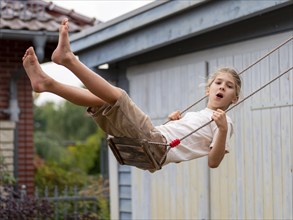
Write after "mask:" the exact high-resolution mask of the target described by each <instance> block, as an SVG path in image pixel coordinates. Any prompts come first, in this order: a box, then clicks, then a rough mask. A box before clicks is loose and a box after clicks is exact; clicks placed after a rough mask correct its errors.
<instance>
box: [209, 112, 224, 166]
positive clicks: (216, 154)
mask: <svg viewBox="0 0 293 220" xmlns="http://www.w3.org/2000/svg"><path fill="white" fill-rule="evenodd" d="M212 119H213V120H214V121H215V123H216V124H217V126H218V129H219V131H218V134H217V136H216V137H215V138H216V139H215V141H214V144H213V148H212V149H211V151H210V152H209V154H208V164H209V167H210V168H217V167H218V166H219V165H220V163H221V161H222V159H223V158H224V155H225V146H226V137H227V131H228V125H227V120H226V114H225V111H223V110H221V109H218V110H217V111H215V112H214V114H213V116H212Z"/></svg>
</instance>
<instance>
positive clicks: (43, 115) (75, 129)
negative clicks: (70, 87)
mask: <svg viewBox="0 0 293 220" xmlns="http://www.w3.org/2000/svg"><path fill="white" fill-rule="evenodd" d="M34 121H35V130H36V131H40V132H45V133H47V132H48V131H49V133H51V134H52V133H54V134H55V135H57V136H59V137H61V138H62V139H61V140H70V141H80V140H85V139H86V138H87V137H88V135H89V134H92V133H94V132H95V130H96V128H97V126H96V125H95V123H94V122H93V121H92V120H91V119H90V118H89V116H88V115H87V114H86V112H85V109H84V108H83V107H80V106H76V105H73V104H72V103H70V102H63V103H61V104H59V105H56V104H54V103H52V102H47V103H45V104H44V105H42V106H36V105H35V106H34Z"/></svg>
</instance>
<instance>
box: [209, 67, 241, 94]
mask: <svg viewBox="0 0 293 220" xmlns="http://www.w3.org/2000/svg"><path fill="white" fill-rule="evenodd" d="M220 73H229V74H231V76H232V77H233V79H234V82H235V87H236V88H235V92H236V96H237V97H239V95H240V91H241V79H240V77H239V73H238V72H237V71H236V70H235V69H233V68H230V67H223V68H219V69H218V70H216V72H214V73H213V74H212V75H211V77H210V78H209V79H208V81H207V83H206V89H208V88H209V87H210V86H211V84H212V83H213V82H214V80H215V79H216V78H217V76H218V75H219V74H220Z"/></svg>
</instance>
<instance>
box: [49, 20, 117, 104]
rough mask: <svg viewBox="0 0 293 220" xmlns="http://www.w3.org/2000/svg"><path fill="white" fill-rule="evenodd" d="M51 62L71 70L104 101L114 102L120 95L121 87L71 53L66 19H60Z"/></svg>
mask: <svg viewBox="0 0 293 220" xmlns="http://www.w3.org/2000/svg"><path fill="white" fill-rule="evenodd" d="M52 60H53V62H55V63H57V64H61V65H63V66H65V67H67V68H68V69H69V70H71V71H72V72H73V73H74V74H75V75H76V76H77V77H78V78H79V79H80V80H81V81H82V82H83V84H84V85H85V86H86V88H87V89H89V90H90V92H91V93H93V94H95V95H96V96H98V97H99V98H101V99H102V100H104V101H105V102H107V103H109V104H114V103H115V102H116V101H117V99H118V98H119V97H120V96H121V95H122V91H121V89H119V88H117V87H115V86H113V85H111V84H110V83H108V82H107V81H106V80H105V79H103V78H102V77H101V76H99V75H97V74H96V73H94V72H93V71H92V70H90V69H89V68H88V67H86V66H85V65H84V64H82V63H81V62H80V61H79V60H78V59H77V58H76V57H75V55H74V54H73V53H72V51H71V48H70V43H69V37H68V20H67V19H65V20H63V21H62V23H61V26H60V28H59V42H58V46H57V48H56V50H55V51H54V53H53V54H52Z"/></svg>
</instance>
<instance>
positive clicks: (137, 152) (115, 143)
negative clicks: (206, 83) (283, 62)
mask: <svg viewBox="0 0 293 220" xmlns="http://www.w3.org/2000/svg"><path fill="white" fill-rule="evenodd" d="M292 39H293V37H291V38H289V39H288V40H286V41H285V42H283V43H282V44H280V45H279V46H277V47H276V48H274V49H273V50H271V51H270V52H268V53H267V54H265V55H264V56H263V57H261V58H260V59H258V60H257V61H256V62H254V63H253V64H251V65H250V66H248V67H247V68H245V69H244V70H242V71H241V72H240V73H239V74H238V75H241V74H242V73H244V72H245V71H247V70H248V69H250V68H251V67H252V66H254V65H255V64H257V63H259V62H260V61H261V60H263V59H264V58H266V57H267V56H269V55H270V54H271V53H273V52H274V51H276V50H278V49H279V48H280V47H282V46H283V45H285V44H286V43H288V42H289V41H290V40H292ZM292 69H293V67H291V68H289V69H287V70H286V71H284V72H283V73H281V74H279V75H278V76H277V77H275V78H273V79H272V80H271V81H269V82H268V83H266V84H265V85H263V86H261V87H260V88H259V89H257V90H256V91H254V92H252V93H251V94H250V95H248V96H246V97H245V98H244V99H242V100H241V101H240V102H238V103H237V104H235V105H233V106H231V107H230V108H229V109H227V110H226V111H225V112H228V111H230V110H231V109H233V108H235V107H236V106H237V105H239V104H241V103H243V102H244V101H245V100H246V99H248V98H250V97H251V96H253V95H254V94H255V93H257V92H259V91H260V90H262V89H263V88H264V87H266V86H268V85H269V84H271V83H272V82H274V81H275V80H277V79H278V78H280V77H281V76H283V75H284V74H286V73H287V72H289V71H290V70H292ZM206 97H207V95H206V96H204V97H203V98H201V99H199V100H198V101H196V102H195V103H193V104H192V105H190V106H189V107H187V108H186V109H184V110H183V111H182V112H181V114H183V113H185V112H186V111H188V110H189V109H190V108H192V107H193V106H195V105H196V104H198V103H199V102H201V101H202V100H204V99H205V98H206ZM169 121H170V120H168V121H166V122H165V123H164V124H166V123H168V122H169ZM212 121H213V120H210V121H209V122H207V123H205V124H203V125H202V126H200V127H199V128H197V129H195V130H193V131H192V132H190V133H189V134H187V135H185V136H184V137H182V138H180V139H175V140H173V141H172V142H171V143H158V142H151V141H148V140H146V139H134V138H126V137H112V136H110V137H108V139H107V141H108V144H109V146H110V149H111V150H112V152H113V154H114V156H115V158H116V159H117V161H118V162H119V164H121V165H130V166H135V167H137V168H139V169H143V170H148V171H150V172H155V171H157V170H160V169H161V168H162V165H163V164H164V161H165V158H166V156H167V153H168V152H169V151H170V149H172V148H174V147H176V146H177V145H179V144H180V142H181V141H182V140H184V139H185V138H187V137H189V136H190V135H192V134H193V133H195V132H197V131H198V130H200V129H201V128H203V127H205V126H207V125H208V124H210V123H211V122H212ZM164 149H165V150H164Z"/></svg>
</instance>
